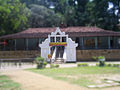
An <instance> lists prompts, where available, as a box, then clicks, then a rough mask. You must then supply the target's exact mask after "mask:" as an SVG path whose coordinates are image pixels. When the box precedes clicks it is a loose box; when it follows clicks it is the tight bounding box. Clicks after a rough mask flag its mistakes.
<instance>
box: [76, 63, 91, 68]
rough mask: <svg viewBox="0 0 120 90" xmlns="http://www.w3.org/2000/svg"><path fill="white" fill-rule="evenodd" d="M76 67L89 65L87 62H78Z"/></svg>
mask: <svg viewBox="0 0 120 90" xmlns="http://www.w3.org/2000/svg"><path fill="white" fill-rule="evenodd" d="M77 66H78V67H86V66H89V65H88V64H87V63H79V64H77Z"/></svg>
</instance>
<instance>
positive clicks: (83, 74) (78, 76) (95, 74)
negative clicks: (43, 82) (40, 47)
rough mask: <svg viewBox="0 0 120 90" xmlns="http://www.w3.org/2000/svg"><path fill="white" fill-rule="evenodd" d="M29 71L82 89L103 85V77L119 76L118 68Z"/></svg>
mask: <svg viewBox="0 0 120 90" xmlns="http://www.w3.org/2000/svg"><path fill="white" fill-rule="evenodd" d="M28 70H29V71H32V72H35V73H39V74H43V75H45V76H50V77H52V78H55V79H59V80H65V81H67V82H69V83H74V84H77V85H80V86H83V87H87V85H91V84H95V85H96V84H100V83H103V81H104V80H103V78H104V77H109V76H110V77H114V75H120V68H117V67H97V66H94V67H74V68H53V69H50V68H47V69H28Z"/></svg>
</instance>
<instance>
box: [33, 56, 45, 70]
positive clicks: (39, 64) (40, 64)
mask: <svg viewBox="0 0 120 90" xmlns="http://www.w3.org/2000/svg"><path fill="white" fill-rule="evenodd" d="M35 63H36V64H37V68H38V69H42V68H45V67H46V65H47V62H46V61H45V60H44V58H42V57H37V58H36V59H35Z"/></svg>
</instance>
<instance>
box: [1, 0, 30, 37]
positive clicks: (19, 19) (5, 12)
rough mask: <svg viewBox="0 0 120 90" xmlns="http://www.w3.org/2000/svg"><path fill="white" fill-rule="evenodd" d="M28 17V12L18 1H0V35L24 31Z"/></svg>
mask: <svg viewBox="0 0 120 90" xmlns="http://www.w3.org/2000/svg"><path fill="white" fill-rule="evenodd" d="M29 15H30V13H29V10H28V9H27V8H26V6H25V4H22V3H20V1H19V0H0V35H4V34H10V33H15V32H18V31H19V30H23V29H25V28H26V27H27V21H28V17H29Z"/></svg>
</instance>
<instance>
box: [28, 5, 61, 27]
mask: <svg viewBox="0 0 120 90" xmlns="http://www.w3.org/2000/svg"><path fill="white" fill-rule="evenodd" d="M30 11H31V16H30V22H31V23H30V26H32V27H33V28H34V27H52V26H58V25H59V23H60V20H61V16H59V15H58V14H56V13H55V12H54V11H53V10H51V9H48V8H46V7H44V6H39V5H31V6H30Z"/></svg>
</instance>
